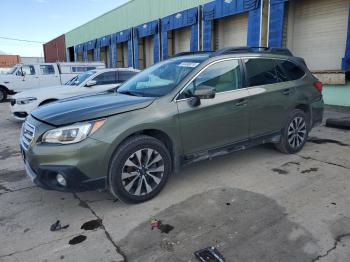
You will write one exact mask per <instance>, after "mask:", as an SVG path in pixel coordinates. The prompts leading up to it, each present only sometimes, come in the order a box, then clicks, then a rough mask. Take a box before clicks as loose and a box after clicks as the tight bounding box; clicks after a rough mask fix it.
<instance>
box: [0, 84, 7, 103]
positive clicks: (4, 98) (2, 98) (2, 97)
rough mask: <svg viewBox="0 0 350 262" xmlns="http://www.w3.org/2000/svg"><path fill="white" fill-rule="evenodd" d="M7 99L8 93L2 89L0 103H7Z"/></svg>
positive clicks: (0, 90) (0, 88) (0, 89)
mask: <svg viewBox="0 0 350 262" xmlns="http://www.w3.org/2000/svg"><path fill="white" fill-rule="evenodd" d="M6 99H7V91H6V89H4V88H2V87H0V102H5V101H6Z"/></svg>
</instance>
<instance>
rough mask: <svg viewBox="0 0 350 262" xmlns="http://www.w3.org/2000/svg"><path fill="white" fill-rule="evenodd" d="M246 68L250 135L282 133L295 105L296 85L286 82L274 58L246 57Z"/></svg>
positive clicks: (284, 75) (283, 73)
mask: <svg viewBox="0 0 350 262" xmlns="http://www.w3.org/2000/svg"><path fill="white" fill-rule="evenodd" d="M244 65H245V70H246V77H247V83H248V86H249V88H248V91H249V94H250V101H249V111H250V115H251V121H250V136H251V137H252V138H254V137H259V136H265V135H267V136H268V135H272V134H273V133H275V132H279V131H280V130H281V129H282V126H283V123H284V121H285V119H286V117H287V114H288V111H289V108H290V107H291V106H292V105H293V101H294V95H295V88H294V85H293V82H290V81H286V79H287V76H286V74H285V72H284V71H282V70H281V69H280V68H279V67H278V65H277V63H276V62H275V59H270V58H247V59H245V60H244Z"/></svg>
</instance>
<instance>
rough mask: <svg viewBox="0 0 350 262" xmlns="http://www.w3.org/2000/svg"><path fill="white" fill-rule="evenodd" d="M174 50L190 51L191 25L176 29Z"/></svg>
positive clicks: (179, 51)
mask: <svg viewBox="0 0 350 262" xmlns="http://www.w3.org/2000/svg"><path fill="white" fill-rule="evenodd" d="M173 41H174V52H175V54H178V53H181V52H189V51H190V44H191V27H185V28H181V29H176V30H175V31H174V40H173Z"/></svg>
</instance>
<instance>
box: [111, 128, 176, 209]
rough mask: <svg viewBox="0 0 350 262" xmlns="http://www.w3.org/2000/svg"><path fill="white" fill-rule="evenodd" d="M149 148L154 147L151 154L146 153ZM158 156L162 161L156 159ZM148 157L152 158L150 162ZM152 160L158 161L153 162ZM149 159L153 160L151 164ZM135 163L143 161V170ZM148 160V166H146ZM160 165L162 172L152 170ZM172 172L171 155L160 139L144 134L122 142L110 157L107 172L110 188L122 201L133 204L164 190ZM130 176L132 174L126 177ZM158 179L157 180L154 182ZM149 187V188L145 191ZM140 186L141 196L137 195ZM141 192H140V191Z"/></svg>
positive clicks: (146, 199)
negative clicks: (150, 189)
mask: <svg viewBox="0 0 350 262" xmlns="http://www.w3.org/2000/svg"><path fill="white" fill-rule="evenodd" d="M148 150H151V151H152V150H153V151H152V154H151V155H150V156H147V153H148V152H149V151H148ZM139 152H141V153H140V154H141V155H138V154H137V153H139ZM138 156H140V157H138ZM152 157H153V158H152ZM159 158H161V160H159V161H158V159H159ZM139 159H140V160H139ZM151 159H153V160H152V161H150V160H151ZM131 160H132V161H131ZM143 160H144V161H143ZM155 160H157V162H154V161H155ZM130 161H131V162H132V164H133V165H130V164H129V165H128V163H131V162H130ZM150 162H152V163H153V162H154V163H153V164H152V163H150ZM135 163H142V169H139V168H138V167H136V166H135ZM149 163H150V164H151V165H150V168H149V169H148V164H149ZM138 165H140V164H138ZM146 166H147V167H146ZM159 168H160V169H163V170H164V171H160V172H157V171H151V170H156V169H159ZM149 172H152V173H153V174H150V173H149ZM171 172H172V161H171V156H170V153H169V151H168V149H167V148H166V147H165V145H164V144H163V143H162V142H161V141H159V140H158V139H155V138H153V137H150V136H145V135H138V136H133V137H131V138H129V139H127V140H126V141H124V142H123V143H122V144H121V145H120V146H119V147H118V149H117V150H116V152H115V153H114V155H113V156H112V159H111V162H110V167H109V172H108V186H109V190H110V192H111V193H112V194H113V195H114V196H115V197H117V198H118V199H120V200H121V201H123V202H127V203H134V204H136V203H141V202H144V201H148V200H150V199H152V198H153V197H155V196H156V195H158V194H159V192H160V191H161V190H162V189H163V187H164V186H165V184H166V182H167V180H168V178H169V176H170V174H171ZM135 173H137V175H135ZM130 175H132V177H128V176H130ZM122 176H123V177H122ZM154 177H155V178H154ZM159 177H160V178H159ZM159 180H160V182H159V183H158V184H157V182H158V181H159ZM136 184H137V186H136ZM140 184H141V186H140ZM130 185H131V188H130V189H129V191H128V189H127V187H130ZM152 186H153V188H152V191H150V192H147V191H148V189H149V188H151V187H152ZM139 187H140V188H141V191H142V192H143V194H142V195H140V194H138V189H139ZM131 191H134V192H131ZM141 191H139V192H140V193H141ZM145 191H146V192H145Z"/></svg>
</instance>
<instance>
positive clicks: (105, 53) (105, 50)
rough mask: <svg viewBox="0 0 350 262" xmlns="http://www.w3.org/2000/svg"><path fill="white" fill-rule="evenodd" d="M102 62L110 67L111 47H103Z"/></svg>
mask: <svg viewBox="0 0 350 262" xmlns="http://www.w3.org/2000/svg"><path fill="white" fill-rule="evenodd" d="M101 62H103V63H105V65H106V67H108V65H109V47H101Z"/></svg>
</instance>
